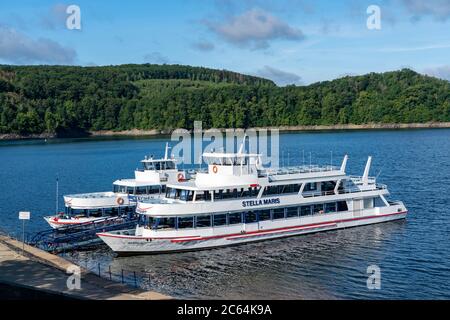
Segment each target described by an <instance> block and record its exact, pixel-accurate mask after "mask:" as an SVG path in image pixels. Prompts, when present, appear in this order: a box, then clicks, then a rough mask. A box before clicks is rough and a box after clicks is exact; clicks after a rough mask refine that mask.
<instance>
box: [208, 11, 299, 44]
mask: <svg viewBox="0 0 450 320" xmlns="http://www.w3.org/2000/svg"><path fill="white" fill-rule="evenodd" d="M206 25H207V26H208V27H209V29H210V30H211V31H213V32H215V33H216V34H218V35H219V36H220V37H222V38H223V39H225V40H226V41H228V42H229V43H232V44H234V45H237V46H240V47H250V48H252V49H265V48H268V47H269V46H270V44H269V42H270V41H272V40H278V39H281V40H291V41H299V40H303V39H304V35H303V32H302V31H301V30H300V29H296V28H293V27H291V26H289V25H288V24H287V23H286V22H284V21H282V20H280V19H279V18H277V17H275V16H273V15H271V14H270V13H268V12H266V11H264V10H262V9H257V8H254V9H250V10H248V11H246V12H244V13H242V14H241V15H236V16H231V17H229V18H228V19H227V21H225V22H224V23H217V22H215V23H212V22H206Z"/></svg>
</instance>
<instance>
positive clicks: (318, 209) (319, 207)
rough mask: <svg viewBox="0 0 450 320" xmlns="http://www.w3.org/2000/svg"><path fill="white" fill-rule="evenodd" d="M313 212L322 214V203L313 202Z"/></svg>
mask: <svg viewBox="0 0 450 320" xmlns="http://www.w3.org/2000/svg"><path fill="white" fill-rule="evenodd" d="M313 213H314V214H322V213H323V203H319V204H315V205H314V208H313Z"/></svg>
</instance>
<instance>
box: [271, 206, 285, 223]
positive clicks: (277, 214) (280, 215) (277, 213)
mask: <svg viewBox="0 0 450 320" xmlns="http://www.w3.org/2000/svg"><path fill="white" fill-rule="evenodd" d="M273 219H274V220H275V219H284V208H277V209H274V210H273Z"/></svg>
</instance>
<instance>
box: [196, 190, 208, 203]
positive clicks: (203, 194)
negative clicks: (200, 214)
mask: <svg viewBox="0 0 450 320" xmlns="http://www.w3.org/2000/svg"><path fill="white" fill-rule="evenodd" d="M201 200H211V193H210V192H209V191H203V192H201V191H197V198H196V199H195V201H201Z"/></svg>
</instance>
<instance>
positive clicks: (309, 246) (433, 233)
mask: <svg viewBox="0 0 450 320" xmlns="http://www.w3.org/2000/svg"><path fill="white" fill-rule="evenodd" d="M165 141H166V139H163V138H136V139H131V138H127V139H124V138H121V139H111V138H109V139H73V140H51V141H48V142H44V141H18V142H5V141H3V142H0V161H1V164H0V182H1V185H2V191H1V193H0V219H1V220H0V228H1V229H3V230H6V231H7V232H10V233H17V234H20V230H21V229H20V226H21V225H20V223H19V221H18V217H17V216H18V211H20V210H29V211H31V212H32V220H31V221H30V222H29V223H27V226H26V228H27V231H29V232H36V231H39V230H42V229H45V228H47V225H46V223H45V222H44V220H43V219H42V217H43V216H45V215H48V214H53V213H54V212H55V179H56V177H59V181H60V184H59V189H60V194H71V193H81V192H94V191H107V190H110V189H111V185H112V182H113V181H114V180H115V179H118V178H125V177H132V175H133V170H134V169H135V168H136V167H137V166H138V163H139V161H140V160H141V159H142V158H143V156H144V155H149V154H154V155H158V156H159V155H162V152H163V148H164V145H165ZM280 144H281V151H282V152H281V153H280V154H282V155H283V157H284V159H283V160H282V162H283V163H285V164H286V163H288V162H289V164H290V165H295V164H301V163H302V161H303V160H302V153H303V150H304V152H305V154H306V155H307V158H308V159H307V162H309V152H311V154H312V159H313V163H323V164H324V163H329V162H330V151H332V152H333V159H334V164H336V165H337V164H338V162H340V161H341V160H342V157H343V155H344V154H346V153H347V154H349V156H350V158H349V162H348V165H347V171H348V172H349V173H350V174H358V175H362V172H363V169H364V164H365V162H366V161H367V156H368V155H372V156H373V157H374V159H373V162H372V170H371V175H378V181H379V182H381V183H385V184H387V185H388V187H389V190H390V192H391V198H392V199H399V200H403V201H404V202H405V204H406V206H407V208H408V209H409V215H408V218H407V220H405V221H397V222H390V223H385V224H378V225H372V226H365V227H358V228H352V229H346V230H339V231H331V232H325V233H318V234H312V235H306V236H300V237H293V238H287V239H280V240H274V241H268V242H260V243H256V244H249V245H243V246H237V247H229V248H223V249H215V250H209V251H199V252H191V253H182V254H179V253H178V254H168V255H159V256H139V257H126V258H116V257H114V255H113V254H112V253H111V252H110V251H109V250H108V248H99V249H97V250H95V251H88V252H75V253H72V254H71V255H70V256H69V258H70V259H73V260H75V261H77V262H79V263H80V264H82V263H85V262H86V261H87V262H88V266H89V267H91V268H93V269H94V270H95V266H96V265H97V263H101V265H102V266H103V268H104V267H105V266H111V268H112V270H121V269H125V270H132V271H137V272H138V273H139V274H140V273H145V274H148V275H150V282H149V283H146V282H145V281H144V280H142V285H143V286H146V287H150V288H152V289H155V290H158V291H160V292H163V293H166V294H170V295H173V296H175V297H178V298H225V299H241V298H273V299H301V298H330V299H342V298H344V299H349V298H350V299H354V298H356V299H432V298H437V299H449V298H450V288H449V286H450V245H449V244H450V161H449V156H450V130H449V129H439V130H400V131H358V132H356V131H354V132H321V133H289V134H282V135H281V136H280ZM288 157H289V160H288V159H287V158H288ZM60 207H62V199H61V200H60ZM369 265H377V266H379V267H380V269H381V289H380V290H368V289H367V286H366V281H367V276H368V275H367V273H366V272H367V267H368V266H369Z"/></svg>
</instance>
